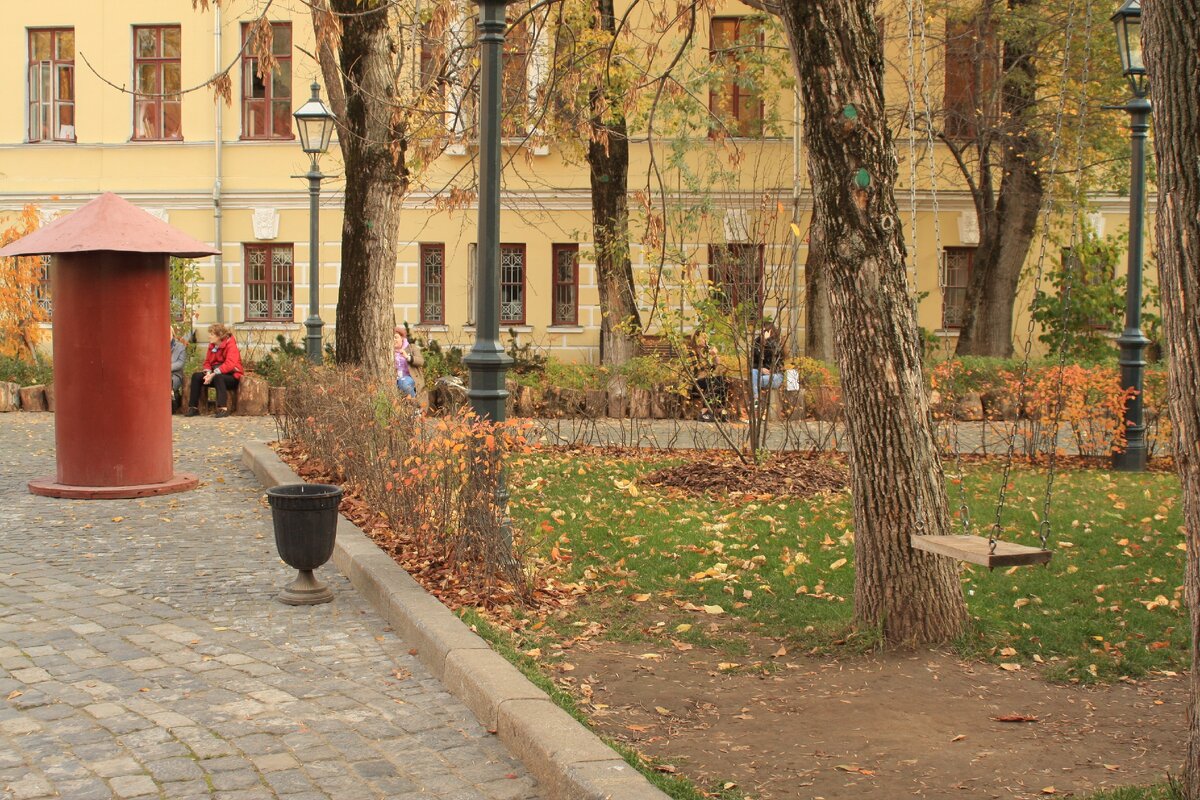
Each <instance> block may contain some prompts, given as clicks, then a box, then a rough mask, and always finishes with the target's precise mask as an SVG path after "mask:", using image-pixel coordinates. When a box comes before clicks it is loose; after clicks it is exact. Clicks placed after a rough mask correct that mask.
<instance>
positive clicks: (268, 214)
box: [251, 208, 279, 239]
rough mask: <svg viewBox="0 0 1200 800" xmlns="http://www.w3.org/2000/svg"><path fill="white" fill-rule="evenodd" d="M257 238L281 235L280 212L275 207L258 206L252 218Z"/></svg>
mask: <svg viewBox="0 0 1200 800" xmlns="http://www.w3.org/2000/svg"><path fill="white" fill-rule="evenodd" d="M251 222H252V224H253V225H254V238H255V239H274V238H275V237H277V236H278V235H279V212H278V211H276V210H275V209H273V208H256V209H254V216H253V217H252V218H251Z"/></svg>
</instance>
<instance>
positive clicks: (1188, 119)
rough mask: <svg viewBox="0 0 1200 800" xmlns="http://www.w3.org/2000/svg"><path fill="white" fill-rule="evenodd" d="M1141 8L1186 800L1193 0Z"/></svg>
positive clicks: (1195, 293) (1195, 399) (1197, 30)
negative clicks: (1177, 593)
mask: <svg viewBox="0 0 1200 800" xmlns="http://www.w3.org/2000/svg"><path fill="white" fill-rule="evenodd" d="M1142 14H1143V25H1144V27H1143V31H1144V34H1145V37H1144V42H1145V48H1146V49H1145V53H1146V67H1147V70H1148V72H1149V77H1150V93H1151V102H1152V103H1153V104H1154V154H1155V158H1156V161H1157V167H1158V210H1157V215H1156V220H1157V221H1156V225H1157V236H1158V241H1157V248H1156V253H1157V256H1158V278H1159V284H1160V287H1161V295H1162V309H1161V310H1162V316H1163V341H1164V342H1166V343H1167V344H1168V346H1167V367H1168V378H1169V389H1168V395H1169V408H1170V415H1171V428H1172V431H1173V433H1174V442H1173V445H1174V448H1175V466H1176V469H1177V470H1178V471H1179V479H1180V482H1181V483H1182V484H1183V516H1184V527H1185V530H1186V536H1187V568H1186V575H1185V579H1184V586H1185V588H1186V593H1185V598H1186V600H1187V606H1188V613H1189V615H1190V617H1191V623H1192V669H1191V671H1190V672H1189V677H1188V682H1189V684H1190V693H1189V698H1188V743H1187V756H1186V759H1187V760H1186V761H1185V762H1184V768H1183V789H1184V795H1185V797H1187V798H1189V800H1200V669H1197V665H1200V642H1198V638H1200V602H1198V601H1197V600H1198V598H1200V171H1198V170H1197V168H1196V165H1197V164H1200V88H1198V87H1200V0H1147V1H1146V2H1145V3H1143V5H1142Z"/></svg>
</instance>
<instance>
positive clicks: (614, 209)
mask: <svg viewBox="0 0 1200 800" xmlns="http://www.w3.org/2000/svg"><path fill="white" fill-rule="evenodd" d="M597 12H598V13H597V16H596V24H597V25H598V26H599V27H600V29H601V30H603V31H605V32H606V33H608V34H609V35H610V36H613V35H615V34H616V16H615V13H614V9H613V0H598V2H597ZM601 82H602V83H603V78H601ZM606 91H607V87H606V86H603V85H601V86H599V87H597V88H595V89H593V90H592V93H591V96H590V105H591V112H592V116H591V140H590V141H589V143H588V152H587V160H588V166H589V167H590V172H591V187H592V236H593V240H594V242H595V249H596V287H597V289H598V291H599V295H600V352H601V356H602V358H601V361H602V362H603V363H605V364H613V365H619V364H624V363H625V362H627V361H629V359H631V358H633V357H634V356H636V355H637V354H638V342H639V336H640V334H641V329H642V320H641V315H640V314H639V313H638V308H637V299H636V294H635V292H634V286H633V266H632V264H631V263H630V260H629V194H628V184H629V132H628V128H627V126H626V122H625V117H624V114H623V113H622V112H621V110H620V109H621V106H622V98H619V97H609V96H608V95H607V94H606Z"/></svg>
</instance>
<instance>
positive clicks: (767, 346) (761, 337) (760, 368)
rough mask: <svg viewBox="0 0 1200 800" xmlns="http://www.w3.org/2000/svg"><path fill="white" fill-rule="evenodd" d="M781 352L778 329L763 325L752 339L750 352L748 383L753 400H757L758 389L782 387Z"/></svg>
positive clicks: (769, 324)
mask: <svg viewBox="0 0 1200 800" xmlns="http://www.w3.org/2000/svg"><path fill="white" fill-rule="evenodd" d="M782 368H783V351H782V349H781V348H780V345H779V329H778V328H776V327H775V323H773V322H768V323H766V324H765V325H763V329H762V330H761V331H759V334H758V336H756V337H754V347H753V348H751V351H750V383H751V385H752V386H753V389H754V399H755V400H758V390H759V389H768V388H769V389H778V388H779V387H780V386H782V385H783V369H782Z"/></svg>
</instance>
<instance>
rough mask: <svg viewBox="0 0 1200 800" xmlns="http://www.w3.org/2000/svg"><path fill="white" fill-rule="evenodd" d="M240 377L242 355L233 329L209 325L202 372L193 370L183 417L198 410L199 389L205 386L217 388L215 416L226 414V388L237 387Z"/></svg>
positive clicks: (227, 395)
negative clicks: (206, 350)
mask: <svg viewBox="0 0 1200 800" xmlns="http://www.w3.org/2000/svg"><path fill="white" fill-rule="evenodd" d="M241 379H242V357H241V354H240V353H238V346H237V341H235V340H234V338H233V331H231V330H229V328H226V327H225V326H224V325H222V324H220V323H217V324H215V325H209V326H208V352H207V353H206V354H205V356H204V366H203V368H202V371H201V372H193V373H192V385H191V391H190V392H189V393H188V410H187V413H186V414H185V415H184V416H188V417H194V416H196V415H197V414H199V413H200V392H202V391H208V389H207V387H209V386H215V387H216V389H217V413H216V416H217V417H218V418H220V417H228V416H229V390H231V389H237V387H238V382H239V381H241Z"/></svg>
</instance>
